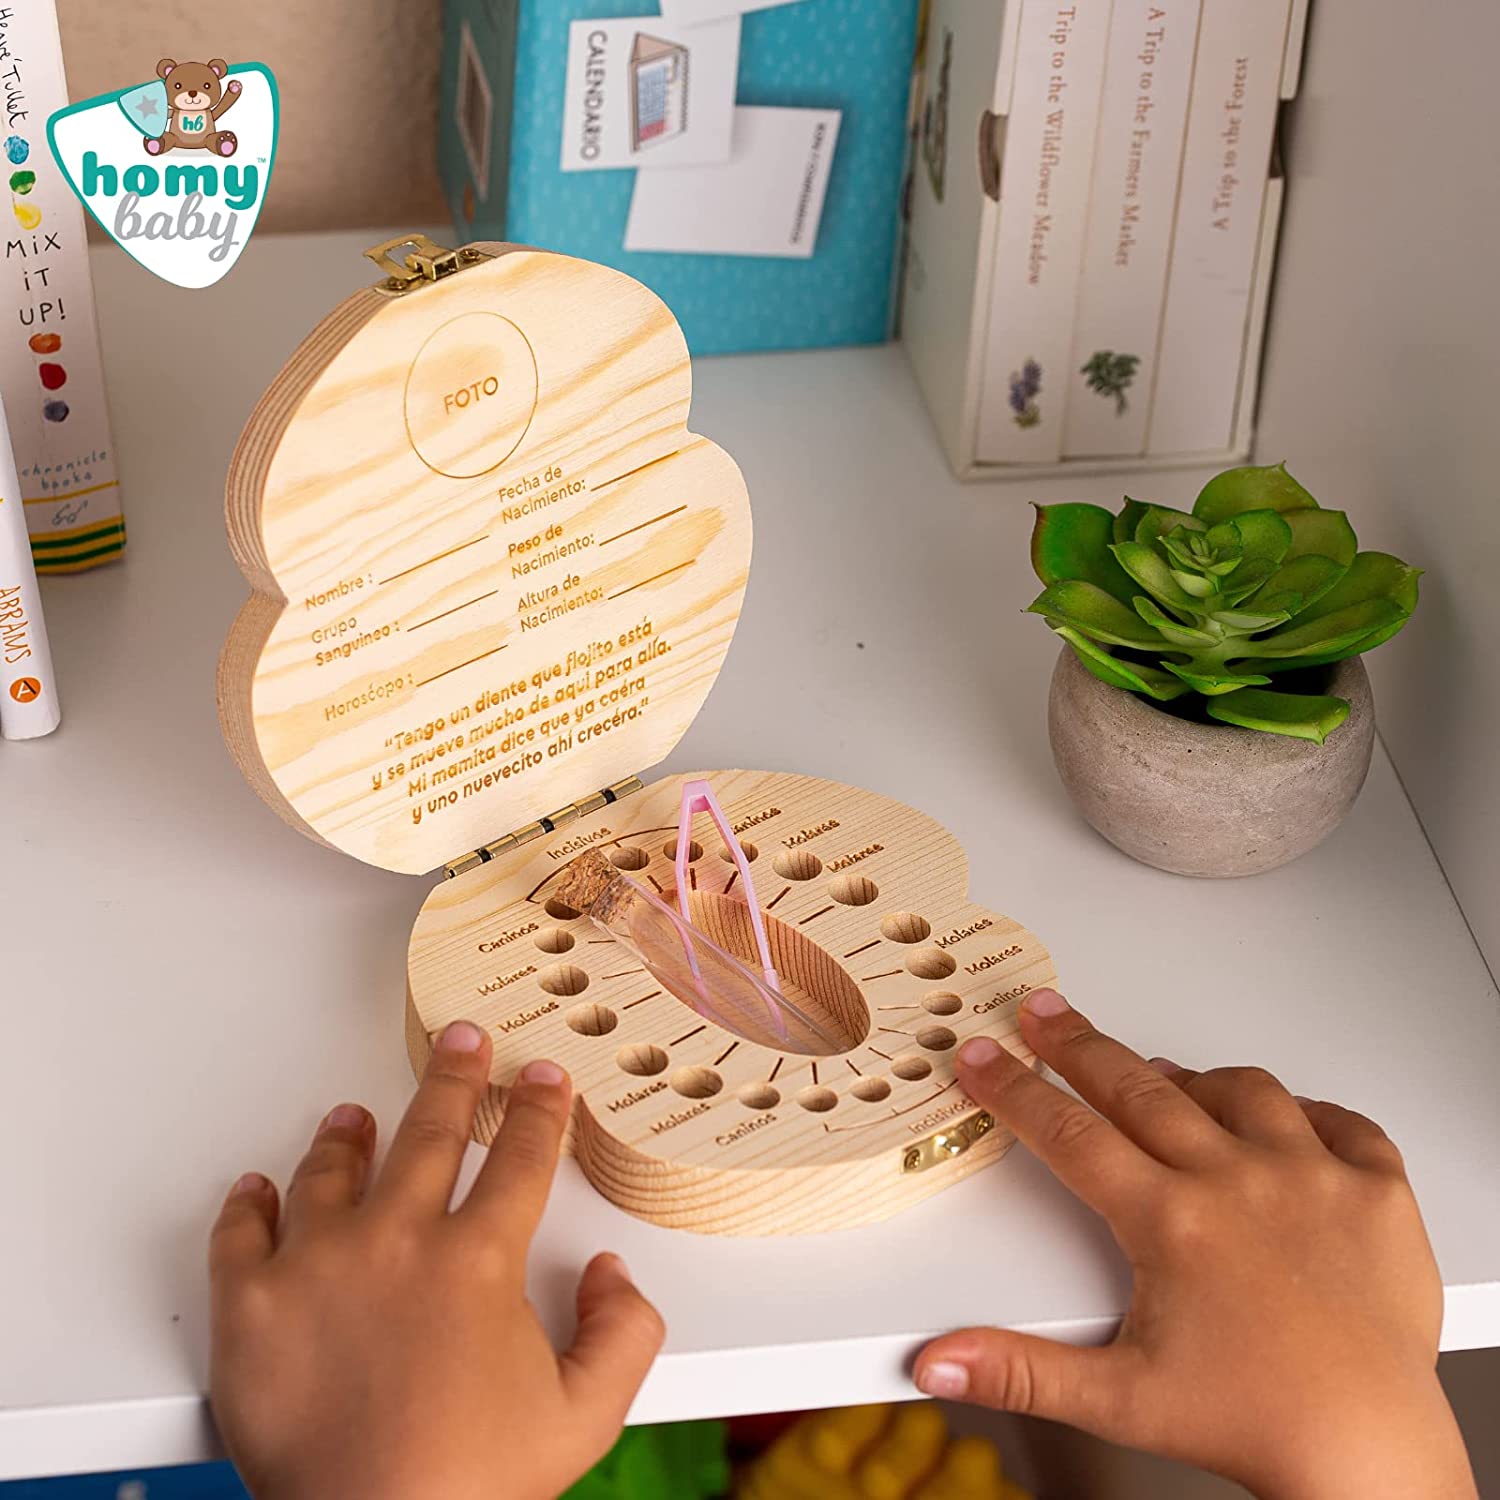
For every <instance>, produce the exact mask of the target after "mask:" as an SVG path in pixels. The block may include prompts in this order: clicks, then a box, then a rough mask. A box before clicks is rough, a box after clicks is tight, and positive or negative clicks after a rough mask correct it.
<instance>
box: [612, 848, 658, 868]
mask: <svg viewBox="0 0 1500 1500" xmlns="http://www.w3.org/2000/svg"><path fill="white" fill-rule="evenodd" d="M609 862H610V864H612V865H613V866H614V867H615V869H617V870H644V869H645V868H646V866H647V865H649V864H650V863H651V856H650V855H649V854H647V853H646V851H645V850H644V849H641V848H638V847H637V846H636V845H635V844H621V845H620V847H619V848H618V849H611V850H610V851H609Z"/></svg>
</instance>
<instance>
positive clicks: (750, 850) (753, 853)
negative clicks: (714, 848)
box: [719, 839, 760, 865]
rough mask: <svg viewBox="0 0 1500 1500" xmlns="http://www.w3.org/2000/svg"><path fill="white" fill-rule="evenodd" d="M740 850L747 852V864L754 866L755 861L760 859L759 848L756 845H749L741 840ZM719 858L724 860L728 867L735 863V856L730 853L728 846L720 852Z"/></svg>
mask: <svg viewBox="0 0 1500 1500" xmlns="http://www.w3.org/2000/svg"><path fill="white" fill-rule="evenodd" d="M740 848H741V849H743V850H744V851H745V862H746V863H747V864H752V865H753V864H754V863H755V861H756V860H758V859H759V858H760V850H759V848H758V847H757V846H756V845H754V844H751V843H748V842H747V841H746V840H744V839H741V840H740ZM719 858H720V859H722V860H723V861H724V863H725V864H726V865H732V864H733V863H734V855H732V854H731V853H730V852H729V846H728V845H727V844H726V845H725V846H724V847H722V848H721V849H720V850H719Z"/></svg>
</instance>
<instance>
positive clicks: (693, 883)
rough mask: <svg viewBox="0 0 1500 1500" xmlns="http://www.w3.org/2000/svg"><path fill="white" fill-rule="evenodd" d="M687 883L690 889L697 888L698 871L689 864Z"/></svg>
mask: <svg viewBox="0 0 1500 1500" xmlns="http://www.w3.org/2000/svg"><path fill="white" fill-rule="evenodd" d="M688 885H689V887H690V888H691V889H692V890H695V891H696V890H697V889H698V872H697V871H696V870H695V869H694V868H693V867H692V866H691V865H689V866H688Z"/></svg>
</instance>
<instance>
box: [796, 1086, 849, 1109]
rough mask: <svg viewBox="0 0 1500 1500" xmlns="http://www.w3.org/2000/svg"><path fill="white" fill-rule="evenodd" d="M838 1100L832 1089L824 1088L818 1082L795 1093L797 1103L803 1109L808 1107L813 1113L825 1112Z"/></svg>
mask: <svg viewBox="0 0 1500 1500" xmlns="http://www.w3.org/2000/svg"><path fill="white" fill-rule="evenodd" d="M838 1102H839V1096H838V1095H837V1094H835V1093H834V1091H833V1090H832V1089H825V1088H823V1087H822V1086H821V1085H818V1084H814V1085H813V1086H812V1087H811V1088H805V1089H803V1090H802V1092H801V1093H800V1094H798V1095H797V1103H798V1104H800V1105H801V1106H802V1107H803V1109H810V1110H811V1111H812V1112H813V1113H814V1114H815V1115H821V1114H826V1113H827V1112H828V1111H829V1110H830V1109H832V1108H833V1107H834V1105H835V1104H837V1103H838Z"/></svg>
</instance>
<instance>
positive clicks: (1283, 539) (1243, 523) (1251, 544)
mask: <svg viewBox="0 0 1500 1500" xmlns="http://www.w3.org/2000/svg"><path fill="white" fill-rule="evenodd" d="M1208 535H1209V539H1210V541H1213V540H1214V539H1215V538H1221V539H1222V540H1220V541H1219V542H1218V545H1219V546H1220V548H1221V549H1222V550H1225V551H1227V550H1229V549H1230V548H1231V547H1232V546H1233V545H1234V541H1237V542H1238V544H1239V548H1240V551H1241V554H1242V556H1241V561H1240V565H1239V567H1237V568H1236V569H1235V570H1234V572H1233V573H1232V574H1231V575H1230V576H1229V577H1228V578H1226V579H1225V581H1224V584H1223V592H1224V602H1225V603H1226V604H1239V603H1240V602H1241V601H1242V600H1244V599H1248V598H1249V597H1250V595H1251V594H1253V593H1254V592H1255V591H1256V589H1258V588H1261V587H1263V586H1264V584H1265V582H1266V580H1267V579H1268V578H1270V577H1271V575H1272V574H1273V573H1274V572H1275V571H1276V569H1277V568H1278V567H1280V565H1281V560H1282V558H1284V557H1285V556H1286V550H1287V548H1288V547H1290V546H1291V544H1292V528H1291V527H1290V526H1288V525H1287V524H1286V522H1285V521H1284V520H1283V519H1282V517H1281V516H1279V515H1278V514H1277V513H1276V512H1275V511H1274V510H1249V511H1246V512H1245V513H1244V514H1243V515H1239V516H1236V517H1235V518H1234V519H1233V520H1232V521H1224V522H1221V523H1220V524H1219V525H1218V526H1213V527H1210V528H1209V533H1208ZM1228 538H1233V539H1234V541H1231V540H1228Z"/></svg>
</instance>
